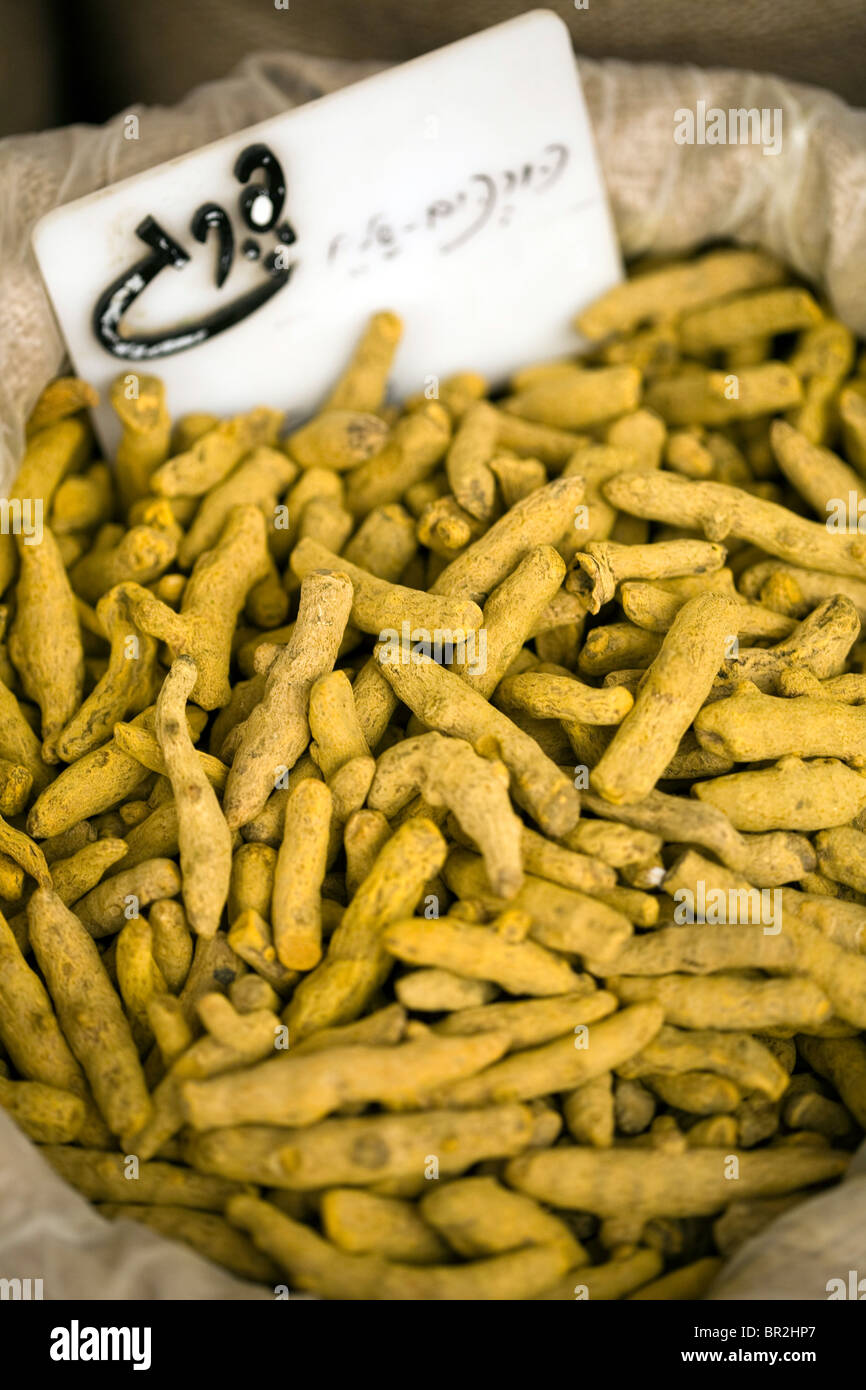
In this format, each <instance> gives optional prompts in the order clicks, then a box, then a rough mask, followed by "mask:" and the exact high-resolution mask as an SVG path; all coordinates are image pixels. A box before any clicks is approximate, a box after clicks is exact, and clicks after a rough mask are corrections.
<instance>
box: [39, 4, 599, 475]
mask: <svg viewBox="0 0 866 1390" xmlns="http://www.w3.org/2000/svg"><path fill="white" fill-rule="evenodd" d="M142 119H143V121H146V119H147V117H146V116H144V117H143V118H142ZM33 245H34V249H35V252H36V257H37V260H38V262H39V266H40V269H41V272H42V275H43V278H44V280H45V283H46V285H47V288H48V292H49V294H50V296H51V300H52V303H53V305H54V309H55V311H56V314H57V317H58V320H59V323H60V327H61V330H62V332H63V335H64V337H65V339H66V343H67V345H68V348H69V352H70V356H71V357H72V361H73V363H74V366H75V369H76V371H77V372H78V374H79V375H80V376H83V377H85V378H86V379H87V380H88V381H91V382H92V383H93V385H94V386H96V387H97V389H98V390H99V391H100V394H101V396H102V398H103V402H105V400H106V394H107V387H108V386H109V383H110V382H111V381H112V380H113V379H114V377H116V376H117V375H118V374H120V373H124V372H130V373H134V372H135V371H136V370H139V371H146V372H151V373H156V374H157V375H159V376H161V377H162V378H163V379H164V381H165V382H166V388H167V397H168V405H169V409H170V410H171V412H172V414H173V415H179V414H182V413H183V412H185V411H189V410H207V411H212V412H214V413H215V414H218V415H228V414H233V413H236V412H239V411H242V410H247V409H249V408H251V407H252V406H254V405H259V404H266V405H271V406H275V407H277V408H279V409H285V410H287V411H288V412H289V415H290V419H291V420H292V421H294V420H298V419H301V418H302V417H304V416H306V415H308V414H310V413H311V412H312V411H314V410H315V409H316V407H317V406H318V404H319V402H320V401H321V400H322V398H323V397H324V396H325V395H326V393H327V392H328V390H329V389H330V386H331V384H332V383H333V381H334V378H335V376H336V375H337V373H338V372H339V371H340V370H341V368H342V367H343V365H344V364H345V362H346V361H347V359H348V357H349V354H350V353H351V350H352V348H353V346H354V343H355V341H356V339H357V337H358V335H359V333H360V331H361V329H362V327H363V325H364V323H365V321H366V319H367V317H368V315H369V314H370V313H372V312H374V311H376V310H378V309H393V310H395V311H396V312H397V313H399V314H400V315H401V317H402V318H403V320H404V321H405V334H404V338H403V341H402V343H401V345H400V348H399V351H398V354H397V357H396V361H395V369H394V374H393V389H394V392H395V394H396V395H397V396H402V395H403V394H407V393H409V392H412V391H416V390H419V389H423V388H424V386H425V383H427V382H428V381H429V379H430V378H432V377H442V376H446V375H448V374H449V373H450V372H454V371H459V370H463V369H474V370H477V371H481V372H483V373H485V374H486V375H487V376H488V377H489V378H490V379H491V381H493V382H494V383H497V382H500V381H502V380H503V379H504V377H505V376H506V375H507V373H508V372H509V371H510V370H512V369H513V368H514V367H516V366H518V365H520V364H523V363H526V362H529V361H532V360H533V359H541V358H545V357H554V356H556V355H558V354H561V353H565V352H573V351H574V350H575V349H576V348H578V347H579V346H580V344H579V340H578V339H577V337H576V336H575V334H574V332H573V330H572V329H571V328H570V322H571V319H572V317H573V316H574V314H575V313H576V312H577V311H578V310H579V309H580V308H581V307H583V306H584V305H585V304H586V303H588V302H589V300H591V299H592V298H594V297H595V296H596V295H598V294H600V293H601V292H602V291H603V290H606V289H608V288H609V287H610V286H611V285H613V284H615V283H616V282H617V281H618V280H619V279H620V278H621V274H622V270H621V263H620V258H619V252H618V248H617V243H616V238H615V234H614V231H613V226H612V222H611V218H610V213H609V209H608V206H607V202H606V197H605V192H604V187H603V184H602V180H601V176H600V173H599V168H598V163H597V160H596V156H595V152H594V149H593V141H592V133H591V130H590V126H589V120H588V117H587V113H586V106H585V104H584V100H583V95H582V92H581V90H580V85H579V80H578V76H577V69H576V65H575V61H574V55H573V53H572V50H571V42H570V38H569V34H568V30H567V29H566V26H565V25H564V24H563V22H562V21H561V20H560V19H559V18H558V17H557V16H556V15H554V14H553V13H552V12H550V11H547V10H535V11H532V12H531V13H529V14H525V15H522V16H520V17H519V18H518V19H515V20H511V21H509V22H507V23H505V24H500V25H497V26H496V27H494V28H492V29H488V30H485V31H484V32H483V33H480V34H476V35H474V36H473V37H471V38H468V39H463V40H461V41H460V42H459V43H454V44H451V45H449V46H448V47H447V48H442V49H439V50H438V51H436V52H434V53H430V54H427V55H426V56H424V57H422V58H417V59H414V60H413V61H412V62H409V63H405V64H403V65H401V66H399V67H396V68H392V69H390V70H389V71H387V72H384V73H380V74H378V75H377V76H375V77H372V78H369V79H366V80H365V81H362V82H358V83H356V84H355V85H354V86H351V87H348V88H345V89H343V90H342V91H339V92H335V93H333V94H332V95H330V96H326V97H322V98H321V99H319V100H317V101H313V102H310V103H309V105H307V106H302V107H299V108H298V109H297V110H294V111H290V112H287V113H285V114H284V115H281V116H276V117H273V118H271V119H270V120H267V121H263V122H262V123H261V124H259V125H256V126H252V127H250V128H249V129H248V130H245V131H241V132H239V133H238V134H235V135H230V136H226V137H225V138H224V139H221V140H218V141H216V142H215V143H214V144H212V145H207V146H206V147H204V148H203V149H199V150H196V151H194V152H193V153H191V154H186V155H183V156H181V157H180V158H178V159H173V160H170V161H169V162H168V163H166V164H161V165H159V166H158V167H156V168H154V169H149V170H147V171H146V172H144V173H142V174H137V175H135V176H134V177H133V178H130V179H126V180H124V181H123V182H122V183H119V184H115V185H113V186H111V187H109V188H105V189H101V190H100V191H98V192H96V193H93V194H91V195H89V196H88V197H86V198H81V199H79V200H78V201H77V202H74V203H68V204H67V205H66V206H64V207H61V208H57V209H55V210H54V211H53V212H51V213H49V214H48V215H47V216H46V217H44V218H42V220H41V221H40V222H39V223H38V225H37V227H36V229H35V232H34V236H33ZM96 427H97V430H98V433H99V435H100V438H101V442H102V443H103V446H104V447H105V448H106V450H107V451H108V452H109V453H110V452H111V451H112V450H113V448H114V446H115V445H116V442H117V438H118V427H117V424H116V421H115V420H114V418H113V414H112V412H111V409H110V407H108V406H107V405H106V404H103V405H101V406H100V407H99V409H98V410H97V411H96Z"/></svg>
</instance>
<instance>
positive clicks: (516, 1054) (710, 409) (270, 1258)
mask: <svg viewBox="0 0 866 1390" xmlns="http://www.w3.org/2000/svg"><path fill="white" fill-rule="evenodd" d="M577 327H578V328H579V330H580V331H581V333H582V334H583V335H584V336H585V338H586V339H588V340H590V342H591V344H592V348H591V350H590V352H589V353H588V354H586V355H584V356H583V357H582V358H580V359H579V360H577V359H576V360H574V361H560V362H553V363H543V364H539V365H534V366H530V367H527V368H524V369H523V370H521V371H518V372H516V373H515V375H514V377H513V379H512V381H511V383H510V394H508V395H505V396H499V397H497V398H496V399H490V396H489V388H488V384H487V383H486V382H485V381H484V380H483V379H482V378H481V377H479V376H478V375H476V374H474V373H472V372H468V371H467V372H466V373H463V374H461V375H459V376H456V377H453V378H451V379H448V380H443V381H441V382H435V380H434V382H433V384H432V386H431V385H430V384H429V383H428V387H427V390H426V392H425V393H424V394H421V395H419V396H418V397H417V398H410V399H408V400H406V401H405V402H402V403H401V404H400V405H399V406H397V405H394V404H391V403H389V402H388V400H387V396H386V387H387V378H388V372H389V368H390V364H391V361H392V358H393V355H394V353H395V351H396V350H397V348H398V343H399V338H400V333H401V325H400V322H399V320H398V319H397V317H396V316H395V315H394V314H390V313H383V314H379V315H376V316H375V317H374V318H373V319H372V320H371V322H370V324H369V326H368V328H367V330H366V332H365V333H364V335H363V337H362V340H361V342H360V344H359V346H358V348H357V350H356V352H355V355H354V356H353V358H352V360H351V361H350V362H349V364H348V365H347V366H346V368H345V370H344V372H343V375H342V376H340V377H339V379H338V381H337V384H336V386H335V388H334V390H333V393H332V395H331V397H330V399H329V400H328V401H326V402H325V403H324V404H323V405H322V407H321V410H320V411H319V413H318V414H317V415H316V416H315V417H314V418H313V419H311V420H309V421H308V422H307V423H306V424H304V425H303V426H302V427H301V428H299V429H297V430H295V431H294V433H291V434H290V435H289V436H288V437H287V438H281V437H280V434H279V432H280V428H281V423H282V416H281V414H280V412H279V411H277V410H275V409H270V408H257V409H252V410H250V411H249V412H248V413H247V414H244V415H242V416H240V417H238V418H235V419H232V420H228V421H220V420H218V419H216V418H215V417H213V416H209V415H190V416H185V417H183V418H182V419H179V420H177V421H175V422H172V421H171V420H170V419H169V415H168V412H167V408H166V403H165V398H164V391H163V389H162V386H161V383H160V382H159V381H158V380H157V379H156V378H155V377H152V376H149V375H144V374H139V373H137V372H129V373H127V374H124V375H122V376H120V377H119V378H118V380H117V381H116V383H115V385H114V388H113V391H112V402H113V405H114V407H115V409H116V412H117V414H118V416H119V419H120V422H121V425H122V437H121V440H120V444H119V447H118V449H117V452H116V457H115V458H114V459H112V460H111V461H109V462H103V461H97V462H93V461H92V457H93V453H94V448H93V441H92V436H91V433H90V428H89V424H88V422H87V419H86V413H85V411H86V407H88V406H90V405H92V404H93V403H94V393H93V392H92V391H91V389H90V388H89V387H88V386H86V385H85V384H84V383H83V382H80V381H78V380H76V379H75V378H64V379H61V380H59V381H56V382H54V383H52V384H51V385H49V386H48V387H47V388H46V390H45V392H44V394H43V396H42V397H41V399H40V401H39V402H38V404H37V406H36V409H35V411H34V414H33V417H32V419H31V422H30V428H29V432H28V444H27V449H26V452H25V455H24V458H23V461H22V463H21V468H20V472H19V475H18V478H17V481H16V482H15V484H14V486H13V489H12V491H11V493H10V496H9V498H8V499H7V500H6V502H5V503H4V504H3V505H4V508H5V510H4V521H5V524H4V527H3V534H2V535H0V595H2V601H3V606H2V626H3V633H4V644H3V646H2V648H0V676H2V684H0V812H2V819H0V851H2V853H0V898H2V907H3V914H4V915H3V916H2V917H0V1044H2V1048H0V1059H2V1065H0V1103H2V1104H3V1106H4V1107H6V1109H7V1110H8V1111H10V1112H11V1114H12V1115H13V1116H14V1117H15V1119H16V1120H17V1122H18V1123H19V1124H20V1125H21V1126H22V1128H23V1129H24V1130H25V1131H26V1132H27V1133H28V1134H30V1136H31V1137H32V1138H33V1139H34V1140H35V1141H36V1142H37V1143H38V1144H39V1145H40V1146H41V1152H42V1153H43V1154H44V1156H45V1157H46V1159H47V1160H48V1162H49V1163H50V1164H51V1165H52V1166H53V1167H54V1168H55V1169H56V1170H57V1171H58V1172H59V1173H60V1174H62V1175H63V1177H64V1178H66V1179H67V1180H68V1181H69V1182H70V1183H71V1184H72V1185H73V1186H74V1187H76V1188H77V1189H78V1190H79V1191H81V1192H83V1193H84V1194H85V1195H86V1196H87V1197H89V1198H90V1199H91V1200H92V1201H93V1202H94V1203H97V1204H98V1206H99V1209H100V1210H101V1211H103V1212H104V1213H105V1215H106V1216H109V1217H112V1218H120V1217H128V1218H132V1219H133V1220H136V1221H141V1222H144V1223H146V1224H147V1225H150V1226H152V1227H154V1228H155V1229H157V1230H158V1231H161V1232H163V1233H164V1234H166V1235H168V1236H170V1237H172V1238H174V1239H177V1240H181V1241H186V1242H188V1243H190V1244H191V1245H192V1246H193V1247H195V1248H196V1249H198V1250H199V1251H201V1252H202V1253H203V1254H205V1255H206V1256H208V1257H209V1258H210V1259H213V1260H215V1261H218V1262H220V1263H222V1264H224V1265H225V1266H227V1267H228V1268H229V1269H231V1270H233V1271H234V1272H235V1273H237V1274H239V1275H241V1276H243V1277H245V1278H248V1279H251V1280H255V1281H258V1282H260V1283H263V1284H265V1285H272V1286H273V1287H274V1288H282V1287H287V1288H288V1289H289V1290H290V1291H301V1290H308V1291H311V1292H313V1293H316V1294H318V1295H321V1296H323V1297H325V1298H329V1299H373V1298H384V1299H398V1298H411V1299H531V1298H544V1299H574V1298H578V1299H580V1298H587V1297H588V1298H590V1299H610V1298H623V1297H637V1298H658V1299H662V1298H697V1297H700V1296H701V1295H702V1294H703V1293H704V1292H705V1291H706V1289H707V1288H708V1287H709V1285H710V1284H711V1282H712V1280H713V1278H714V1277H715V1275H716V1273H717V1271H718V1269H719V1266H720V1264H721V1262H722V1259H723V1258H724V1257H725V1256H727V1255H728V1254H730V1253H731V1252H732V1251H733V1250H735V1249H736V1248H738V1247H739V1246H740V1245H741V1244H742V1242H743V1241H744V1240H746V1239H747V1238H748V1237H749V1236H750V1235H751V1234H753V1233H755V1232H757V1231H758V1230H760V1229H761V1228H762V1227H764V1226H765V1225H766V1224H767V1223H768V1222H769V1221H771V1220H772V1219H773V1218H774V1217H775V1216H776V1215H777V1214H779V1213H780V1212H782V1211H785V1210H786V1209H788V1208H789V1207H790V1206H791V1205H793V1204H795V1203H797V1202H800V1201H802V1200H804V1199H805V1198H806V1197H807V1196H808V1195H810V1193H811V1192H813V1191H814V1190H815V1189H816V1188H818V1187H819V1186H820V1185H822V1184H826V1183H828V1182H829V1181H831V1180H834V1179H836V1178H838V1177H839V1176H840V1175H842V1174H843V1173H844V1170H845V1167H846V1164H847V1162H848V1160H849V1158H850V1155H851V1153H852V1151H853V1149H854V1148H855V1147H856V1145H857V1143H858V1140H859V1139H860V1138H862V1132H863V1130H864V1128H866V1044H864V1039H863V1036H862V1034H863V1031H864V1030H866V955H864V951H866V775H864V773H866V674H864V655H866V648H864V646H863V645H862V644H861V623H862V622H863V620H864V618H866V522H864V528H863V533H862V534H861V531H860V529H859V518H860V510H861V508H862V509H863V511H864V513H866V368H864V361H863V359H862V358H861V359H860V364H859V367H858V366H857V364H856V360H855V352H856V348H855V343H854V341H853V338H852V335H851V334H850V333H849V332H848V330H847V329H846V328H845V327H844V325H842V324H841V323H839V322H838V321H837V320H835V319H834V318H833V317H832V316H831V315H830V314H829V313H828V312H827V311H826V310H825V308H823V307H822V306H821V305H820V304H819V303H818V302H817V301H816V299H815V298H814V297H813V296H812V295H811V294H810V293H809V292H808V291H807V290H806V289H803V288H801V287H798V286H797V285H796V284H793V283H791V281H790V279H789V277H788V275H787V274H786V272H785V271H784V269H783V268H782V267H781V266H780V265H778V264H777V263H776V262H774V261H773V260H772V259H771V258H769V257H768V256H766V255H764V254H763V253H761V252H757V251H749V250H722V251H713V252H710V253H709V254H706V255H703V256H700V257H698V258H696V259H694V260H692V261H690V262H686V263H683V262H680V263H674V264H670V265H663V266H661V267H653V266H648V267H642V268H638V270H637V271H636V272H635V273H634V274H633V275H632V277H631V278H630V279H629V280H628V281H627V282H626V283H624V284H623V285H621V286H619V287H617V288H615V289H613V290H612V291H610V292H609V293H607V294H606V295H604V296H603V297H602V298H601V299H600V300H599V301H598V302H597V303H595V304H594V305H592V306H591V307H590V308H588V309H587V310H586V311H585V312H584V313H582V314H581V315H580V317H579V319H578V320H577ZM205 749H206V750H207V751H205ZM804 1292H805V1291H804Z"/></svg>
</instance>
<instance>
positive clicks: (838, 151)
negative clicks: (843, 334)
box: [0, 53, 866, 487]
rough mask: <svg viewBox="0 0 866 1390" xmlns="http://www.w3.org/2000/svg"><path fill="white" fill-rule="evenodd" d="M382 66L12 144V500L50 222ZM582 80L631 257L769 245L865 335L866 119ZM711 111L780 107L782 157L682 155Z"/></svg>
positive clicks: (3, 386) (648, 82) (668, 75)
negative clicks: (115, 186) (130, 131)
mask: <svg viewBox="0 0 866 1390" xmlns="http://www.w3.org/2000/svg"><path fill="white" fill-rule="evenodd" d="M379 66H381V65H377V64H372V63H348V62H337V61H335V60H332V59H319V58H309V57H304V56H302V55H300V54H295V53H278V54H275V55H273V56H267V55H260V56H253V57H250V58H247V59H246V60H245V61H244V62H243V63H241V65H240V66H239V67H238V68H237V70H236V71H235V72H234V73H233V74H232V75H231V76H230V77H227V78H226V79H225V80H224V81H221V82H215V83H209V84H207V85H206V86H203V87H200V88H199V89H198V90H196V91H194V92H192V93H191V95H190V96H189V97H187V98H186V100H185V101H182V102H181V103H180V104H179V105H178V106H175V107H172V108H170V109H163V108H160V107H157V108H151V109H139V110H138V112H137V114H138V115H139V117H140V138H139V139H138V140H127V139H124V136H123V130H124V125H123V117H116V118H115V119H114V120H113V121H109V122H108V124H107V125H105V126H100V127H90V126H71V127H69V128H68V129H66V130H59V131H48V132H46V133H44V134H41V135H25V136H14V137H11V138H10V139H8V140H4V141H0V189H2V190H3V198H2V203H0V303H2V305H3V316H2V320H0V487H5V486H7V485H8V481H9V478H10V475H11V472H12V471H13V460H14V459H15V458H16V457H17V456H18V454H19V451H20V447H21V438H22V426H23V422H24V419H25V418H26V415H27V413H28V411H29V410H30V408H31V406H32V405H33V402H34V401H35V399H36V397H37V395H38V394H39V391H40V390H41V389H42V387H43V386H44V384H45V382H46V381H47V380H49V378H50V377H51V376H52V375H53V374H55V373H56V372H57V370H58V368H59V367H60V364H61V361H62V358H63V348H62V344H61V342H60V338H59V336H58V333H57V329H56V327H55V325H54V321H53V317H52V314H51V310H50V307H49V305H48V303H47V300H46V297H45V294H44V291H43V289H42V285H41V281H40V279H39V276H38V273H37V271H36V268H35V265H34V262H33V257H32V253H31V250H30V231H31V229H32V227H33V225H34V223H35V222H36V220H37V219H38V218H39V217H40V216H41V215H42V214H43V213H45V212H48V210H49V209H50V208H52V207H56V206H57V205H58V204H60V203H65V202H69V201H71V200H72V199H73V198H79V197H81V196H83V195H84V194H85V193H90V192H92V191H93V190H94V189H96V188H102V187H104V186H105V185H106V184H109V183H114V182H116V181H117V180H118V179H122V178H126V177H128V176H129V175H130V174H135V173H138V172H139V171H140V170H142V169H146V168H149V167H150V166H151V165H154V164H158V163H160V162H161V161H163V160H165V159H169V158H170V157H171V156H173V155H176V154H180V153H182V152H183V151H185V150H190V149H195V148H196V147H197V146H199V145H203V144H207V143H209V142H210V141H213V140H216V139H218V138H219V137H220V136H221V135H226V134H229V133H230V132H232V131H235V130H240V129H243V127H244V126H247V125H251V124H252V123H253V122H255V121H260V120H264V119H265V118H266V117H267V116H271V115H275V114H276V113H277V112H279V111H283V110H286V109H288V108H289V107H292V106H296V105H299V104H300V103H302V102H305V101H309V100H311V99H312V98H314V97H317V96H322V95H323V94H324V93H326V92H331V91H335V90H336V89H337V88H338V87H342V86H345V85H346V84H347V83H349V82H353V81H357V80H358V78H360V77H365V76H367V75H368V74H369V73H372V72H375V71H377V69H378V67H379ZM578 67H579V69H580V74H581V77H582V79H583V83H584V87H585V90H586V96H587V102H588V105H589V110H590V115H591V117H592V121H593V125H594V128H595V134H596V140H597V143H598V148H599V152H600V156H601V162H602V167H603V170H604V175H605V179H606V181H607V187H608V191H609V194H610V199H611V204H612V207H613V214H614V218H615V221H616V226H617V230H618V232H619V236H620V240H621V242H622V246H623V249H624V251H625V254H626V256H636V255H642V254H646V253H649V252H652V253H665V252H681V251H687V250H689V249H690V248H692V247H695V246H697V245H700V244H701V243H703V242H706V241H712V240H721V239H725V240H733V241H740V242H743V243H752V242H755V243H760V244H761V245H763V246H765V247H766V248H767V249H768V250H770V251H774V252H775V253H776V254H777V255H779V256H781V257H782V258H783V259H784V260H786V261H787V262H789V263H790V264H791V265H792V266H794V267H795V269H796V270H798V271H799V272H800V273H801V274H802V275H805V276H806V277H807V278H808V279H810V280H813V281H814V282H815V283H816V285H818V286H821V287H823V289H824V290H825V291H826V293H827V295H828V297H829V299H830V302H831V303H832V305H833V307H834V308H835V310H836V312H837V313H838V314H839V315H840V317H841V318H843V319H844V320H845V322H846V323H848V324H849V325H850V327H851V328H853V329H855V330H857V331H858V332H859V333H862V334H866V257H864V255H863V251H862V247H863V245H864V244H866V112H864V111H857V110H854V109H853V108H851V107H848V106H846V105H845V103H844V102H842V101H841V100H839V98H838V97H834V96H830V95H829V94H828V93H826V92H822V91H820V90H818V89H817V88H812V87H806V86H801V85H798V84H795V83H790V82H784V81H782V80H781V79H779V78H776V77H762V76H757V75H755V74H751V73H736V72H728V71H710V72H701V71H698V70H697V69H694V68H675V67H660V66H637V65H634V64H629V63H621V62H615V61H606V62H595V61H592V60H588V59H579V60H578ZM698 100H703V101H705V102H706V104H707V106H708V107H717V108H720V109H721V110H723V111H728V110H732V109H741V108H745V109H751V108H755V109H757V110H763V109H768V110H770V111H775V110H777V109H778V110H781V113H782V115H781V130H782V144H781V151H780V153H779V154H776V155H765V154H764V153H763V151H762V149H761V147H760V146H759V145H757V144H729V145H698V144H694V145H679V144H677V143H676V142H675V141H674V138H673V137H674V127H675V114H674V113H675V112H676V111H677V110H679V109H692V110H694V109H695V106H696V103H697V101H698ZM128 114H129V112H126V113H124V115H128ZM563 297H564V298H565V299H567V298H568V287H567V286H565V285H564V286H563ZM576 307H578V306H575V308H576Z"/></svg>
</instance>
